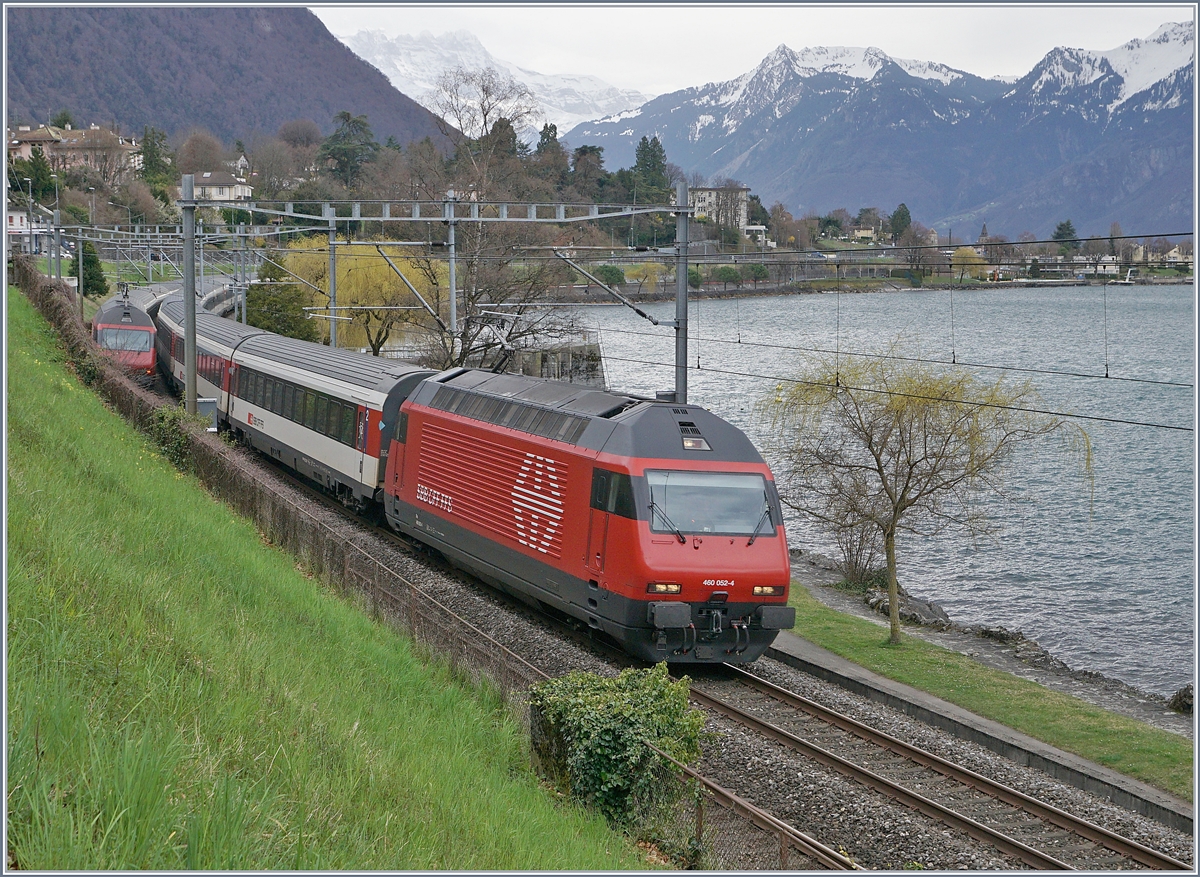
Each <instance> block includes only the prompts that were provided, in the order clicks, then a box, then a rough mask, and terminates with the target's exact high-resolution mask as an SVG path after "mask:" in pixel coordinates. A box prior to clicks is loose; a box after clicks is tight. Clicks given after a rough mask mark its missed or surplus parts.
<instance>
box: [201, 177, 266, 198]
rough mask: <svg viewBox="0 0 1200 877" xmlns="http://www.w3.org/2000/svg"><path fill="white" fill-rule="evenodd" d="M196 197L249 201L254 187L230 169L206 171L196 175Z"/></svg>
mask: <svg viewBox="0 0 1200 877" xmlns="http://www.w3.org/2000/svg"><path fill="white" fill-rule="evenodd" d="M194 179H195V191H196V198H197V199H199V200H202V201H249V200H250V198H251V196H252V195H253V194H254V187H253V186H250V185H247V183H246V181H245V180H243V179H239V178H238V177H235V176H234V175H233V174H231V173H229V171H204V172H203V173H198V174H196V175H195V177H194Z"/></svg>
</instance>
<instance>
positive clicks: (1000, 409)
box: [764, 342, 1091, 643]
mask: <svg viewBox="0 0 1200 877" xmlns="http://www.w3.org/2000/svg"><path fill="white" fill-rule="evenodd" d="M903 352H904V351H903V349H902V348H901V346H900V344H899V343H898V342H897V343H894V344H893V345H892V347H891V348H890V349H889V350H887V351H885V354H884V355H881V356H869V357H868V356H863V357H856V358H854V359H852V360H850V361H847V360H846V358H845V357H841V358H840V360H839V359H838V358H836V357H822V358H816V359H814V360H811V361H810V362H809V363H808V364H807V366H806V367H804V368H802V370H801V372H800V374H799V375H798V377H797V379H796V381H795V382H794V383H793V384H792V385H791V386H790V388H787V389H785V388H784V387H783V386H782V385H781V386H780V387H779V388H777V390H776V394H775V396H774V398H773V399H772V400H770V401H768V402H766V403H765V404H764V409H765V412H766V413H767V415H768V417H769V419H770V423H771V426H772V432H773V433H774V434H775V435H776V436H778V443H779V446H778V448H777V449H776V450H777V453H778V454H779V456H780V458H781V459H782V460H783V466H782V467H781V468H780V470H779V471H778V474H779V477H780V489H781V490H780V492H781V497H782V498H783V500H784V502H786V503H787V504H788V505H789V506H791V507H792V508H795V509H797V510H799V511H801V512H803V513H804V514H806V515H808V516H809V517H811V518H812V519H814V520H816V521H818V522H820V523H821V524H823V525H825V526H827V527H828V528H830V529H832V530H833V532H834V533H835V534H840V536H839V538H857V539H860V540H861V539H862V538H863V533H862V532H861V531H862V530H863V528H867V529H868V530H872V531H873V532H874V534H875V538H876V539H877V540H878V542H876V543H874V544H875V545H878V544H879V543H880V542H881V543H882V547H883V551H884V555H885V557H886V559H887V582H888V606H889V617H890V621H891V642H892V643H898V642H899V641H900V615H899V584H898V581H897V576H896V566H897V563H896V557H897V549H896V541H897V536H898V535H899V534H901V533H913V534H920V535H932V534H934V533H938V532H941V531H943V530H945V529H947V528H951V527H954V528H961V529H963V530H965V531H967V532H968V533H971V534H972V535H979V534H984V533H987V532H990V531H991V529H992V528H991V527H990V526H989V522H988V520H987V517H986V515H985V513H984V509H983V507H982V505H981V503H980V499H981V498H982V497H983V496H984V495H987V494H995V495H999V496H1001V497H1004V496H1005V495H1006V493H1005V488H1004V475H1005V474H1006V472H1007V470H1008V468H1009V466H1010V464H1011V463H1012V458H1013V452H1014V451H1015V450H1016V448H1017V447H1018V446H1019V445H1022V444H1025V443H1027V442H1032V441H1035V440H1038V439H1041V438H1044V437H1047V436H1050V435H1055V434H1058V435H1060V436H1062V437H1064V438H1065V439H1067V442H1066V447H1067V449H1069V450H1071V451H1073V452H1077V453H1080V454H1081V455H1082V459H1083V468H1084V471H1085V473H1086V474H1087V475H1088V476H1089V477H1090V475H1091V450H1090V444H1089V441H1088V436H1087V433H1086V432H1084V431H1083V430H1082V429H1081V428H1080V427H1078V426H1077V425H1075V424H1074V423H1072V422H1070V421H1068V420H1065V419H1063V418H1062V417H1058V416H1054V415H1050V414H1043V413H1040V412H1039V409H1041V408H1042V405H1041V403H1040V399H1039V397H1038V394H1037V391H1036V390H1035V388H1034V387H1033V385H1032V384H1031V383H1029V382H1028V381H1025V382H1021V383H1010V382H1009V381H1008V380H1007V379H1006V378H1004V377H1003V376H1002V377H1000V378H999V379H997V380H996V381H995V382H994V383H989V382H986V381H982V380H980V379H978V378H976V377H975V376H973V375H972V374H971V373H969V372H968V371H966V370H964V369H953V370H940V369H939V368H937V367H935V366H934V365H932V364H930V363H927V362H922V361H921V360H920V359H919V358H915V357H908V356H901V354H902V353H903Z"/></svg>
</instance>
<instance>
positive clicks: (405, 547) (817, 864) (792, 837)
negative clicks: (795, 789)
mask: <svg viewBox="0 0 1200 877" xmlns="http://www.w3.org/2000/svg"><path fill="white" fill-rule="evenodd" d="M270 469H271V470H272V471H273V472H275V473H276V474H278V476H279V477H280V478H281V479H282V480H284V481H285V482H287V483H288V484H289V485H291V486H292V487H294V488H296V489H297V490H299V491H300V492H302V493H303V494H304V495H305V496H306V497H308V498H309V499H311V500H313V501H315V502H317V503H319V504H320V505H322V506H324V507H325V508H327V509H330V510H333V511H335V512H337V513H338V514H339V515H342V516H343V517H345V518H346V519H348V520H351V521H353V522H355V523H356V524H358V525H360V526H362V527H363V528H364V529H366V530H367V531H369V532H370V533H371V535H373V536H376V537H377V538H380V539H382V540H385V541H386V542H388V543H389V544H391V545H393V546H395V547H397V548H398V549H400V550H401V551H403V552H404V553H406V554H408V555H410V556H414V557H420V558H421V560H422V562H426V563H428V564H429V565H430V566H432V567H434V568H436V569H437V570H438V571H439V572H442V573H449V574H453V575H456V576H460V577H462V576H465V577H467V578H473V577H470V576H469V575H467V574H464V573H462V572H461V571H459V570H457V569H455V568H453V567H452V566H451V565H450V564H448V563H446V562H445V561H443V560H442V559H440V558H439V557H437V556H436V554H435V553H431V552H429V551H428V550H427V549H425V548H424V546H423V545H421V543H418V542H414V541H413V540H410V539H408V538H406V537H404V536H402V535H400V534H398V533H396V532H394V531H393V530H391V529H389V528H388V527H386V526H383V525H382V524H379V523H377V522H373V521H369V520H367V519H365V518H363V517H362V516H360V515H357V514H355V513H354V512H352V511H351V510H349V509H347V508H346V507H345V506H343V505H342V504H341V503H339V502H338V501H337V500H335V499H333V498H332V497H330V496H328V495H327V494H325V493H324V492H322V491H320V490H318V489H316V488H314V487H313V486H312V485H311V484H309V483H307V482H306V481H305V480H303V479H301V478H298V477H296V476H295V475H293V474H292V473H291V472H289V471H288V470H287V469H285V468H282V467H280V466H278V465H276V464H274V463H272V464H271V466H270ZM489 591H491V592H492V593H496V592H494V591H492V589H489ZM499 596H500V597H501V599H503V600H504V601H505V602H506V603H508V604H509V605H510V606H512V607H514V608H515V609H517V610H519V611H521V612H523V613H525V614H534V615H536V616H537V618H538V620H539V621H540V622H543V623H544V622H545V621H547V620H549V621H550V622H551V623H552V624H553V626H555V627H556V628H558V629H559V630H560V631H561V632H563V633H565V634H566V636H567V639H569V640H571V641H574V642H579V643H584V642H586V643H587V645H588V646H589V647H590V648H592V649H595V650H598V651H602V652H605V653H607V655H608V656H609V657H611V658H612V659H613V660H614V661H616V662H617V663H618V664H619V665H621V666H630V665H634V664H639V662H636V661H634V660H633V659H631V658H630V657H629V656H628V655H626V654H625V653H624V652H621V651H620V650H619V649H617V648H616V647H615V646H613V645H611V644H608V643H605V642H596V641H595V640H594V639H593V638H592V637H591V636H590V634H591V633H592V632H591V631H590V630H586V629H585V630H582V631H581V630H579V629H578V628H577V627H575V626H573V625H571V624H570V623H568V622H566V621H564V620H563V619H559V618H556V617H554V616H549V615H545V614H542V613H540V612H537V611H536V610H534V609H533V608H532V607H530V606H529V605H528V604H526V603H525V602H524V601H520V600H517V599H516V598H513V597H509V596H508V595H504V594H499ZM376 597H377V598H380V597H381V598H382V599H383V601H384V602H392V601H394V602H396V603H397V604H399V603H401V602H402V601H401V600H399V599H398V598H393V597H392V595H389V593H388V592H387V590H386V589H384V590H383V591H382V592H380V593H377V594H376ZM463 623H465V624H469V622H466V621H464V622H463ZM475 632H476V634H477V635H478V637H480V638H482V639H484V640H490V638H489V637H488V636H487V634H486V633H484V632H483V631H481V630H479V629H478V628H475ZM493 645H494V646H495V647H496V648H498V649H502V650H504V651H509V649H508V648H507V647H505V646H504V645H502V644H501V643H499V642H493ZM517 657H518V659H520V656H517ZM521 660H523V659H521ZM528 666H530V667H531V668H532V669H533V670H534V671H535V672H537V673H539V674H540V675H541V677H542V678H547V679H548V678H550V675H549V674H548V673H546V672H545V671H544V670H541V669H540V668H537V667H536V666H534V665H528ZM656 751H657V750H656ZM659 754H660V755H662V757H664V758H667V759H669V760H672V761H674V759H672V758H671V757H670V756H669V755H667V754H666V753H662V752H660V753H659ZM676 764H677V766H678V767H679V768H680V770H681V772H682V773H683V774H684V775H685V776H686V777H688V778H690V779H691V780H692V781H694V782H695V783H696V784H697V786H698V794H699V795H701V796H703V797H704V799H705V800H707V801H709V802H712V803H715V804H716V805H717V806H716V807H713V806H711V804H710V807H709V809H708V816H707V818H708V820H709V821H710V823H715V824H716V825H720V824H725V825H728V824H729V823H730V822H731V821H734V820H740V821H741V823H742V824H741V825H740V826H737V827H736V828H737V829H740V833H741V834H742V835H745V834H746V828H747V826H753V827H754V828H756V829H757V830H758V837H757V838H756V840H757V841H758V843H757V844H754V845H755V846H758V847H759V848H760V849H758V850H752V851H748V854H749V855H751V856H756V857H757V858H755V860H754V863H755V864H754V867H756V868H761V867H763V861H764V851H763V850H762V849H761V848H762V847H763V846H764V843H763V841H764V839H765V841H766V844H765V845H766V847H767V851H766V861H767V862H770V863H771V864H770V866H768V867H772V866H775V865H776V862H777V863H778V864H777V867H779V868H781V869H800V870H818V869H827V870H848V871H852V870H862V868H861V866H859V865H857V864H856V863H855V862H853V861H852V860H851V859H850V857H848V856H847V855H845V853H843V852H841V851H839V850H835V849H832V848H830V847H828V846H826V845H824V844H822V843H821V842H820V841H818V840H816V839H814V838H812V837H809V836H808V835H807V834H805V833H803V832H801V831H799V830H798V829H796V828H795V827H793V826H791V825H789V824H788V823H787V822H786V821H784V820H783V819H780V818H779V817H778V816H776V815H774V814H772V813H769V812H767V811H766V810H764V809H762V808H760V807H757V806H755V805H754V804H753V803H752V802H750V801H748V800H746V799H745V798H742V797H739V796H738V795H736V794H733V793H732V792H730V791H729V790H727V789H724V788H723V787H721V786H720V785H719V784H717V783H716V782H714V781H713V780H711V779H709V778H707V777H705V776H703V775H702V774H700V773H699V772H697V771H696V770H694V769H692V768H690V767H688V766H687V765H684V764H680V763H679V762H676ZM713 811H716V812H713ZM704 814H705V809H704V808H703V807H701V808H700V809H699V810H698V811H697V817H696V830H697V832H698V833H699V832H702V830H703V824H704V820H705V815H704ZM710 827H715V826H710ZM718 833H720V831H718ZM776 857H777V858H776ZM729 867H734V868H736V869H739V870H741V869H745V867H746V865H745V864H744V863H743V862H736V863H734V864H731V863H730V862H729V861H728V859H727V860H726V861H725V862H724V863H723V864H722V868H723V869H724V868H729Z"/></svg>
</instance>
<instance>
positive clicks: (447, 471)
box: [384, 369, 795, 662]
mask: <svg viewBox="0 0 1200 877" xmlns="http://www.w3.org/2000/svg"><path fill="white" fill-rule="evenodd" d="M384 492H385V497H384V510H385V512H386V515H387V519H388V522H389V523H390V524H391V525H392V526H393V527H395V528H396V529H398V530H400V531H401V532H404V533H407V534H409V535H411V536H413V537H415V538H417V539H420V540H421V541H423V542H426V543H428V544H430V545H431V546H433V547H435V548H436V549H437V550H438V551H440V552H442V553H443V554H445V555H446V556H447V557H449V558H451V559H452V560H453V561H454V562H456V563H458V564H460V565H462V566H464V567H466V568H468V569H470V570H471V571H472V572H474V573H475V574H477V575H478V576H480V577H481V578H483V579H484V580H485V581H488V582H490V583H492V584H494V585H496V586H498V587H500V588H502V589H504V590H506V591H509V592H512V593H515V594H518V595H520V596H522V597H523V598H525V599H529V600H532V601H536V602H537V603H540V604H543V605H545V606H548V607H550V608H552V609H556V610H558V611H559V612H562V613H565V614H567V615H570V616H573V617H575V618H578V619H580V620H581V621H584V622H586V623H587V624H588V625H589V626H591V627H592V628H594V629H596V630H600V631H603V632H604V633H606V634H608V635H609V636H611V637H612V638H613V639H615V640H617V641H618V642H619V643H621V645H622V646H623V647H624V648H625V649H626V650H627V651H629V652H630V653H631V654H633V655H636V656H637V657H640V658H644V659H646V660H651V661H661V660H667V661H672V662H717V661H731V662H744V661H752V660H754V659H755V658H757V657H758V656H759V655H761V654H762V653H763V651H764V650H765V649H766V648H767V646H769V645H770V644H771V642H772V640H774V638H775V635H776V633H777V632H778V631H779V630H780V629H783V628H790V627H793V626H794V624H795V610H794V609H792V608H791V607H789V606H788V605H787V599H788V585H789V581H790V567H789V561H788V551H787V540H786V537H785V535H784V529H783V515H782V510H781V508H780V505H779V497H778V494H777V493H776V490H775V484H774V481H773V479H772V477H771V472H770V470H769V469H768V468H767V465H766V463H765V462H764V461H763V459H762V457H761V456H760V455H759V453H758V452H757V451H756V450H755V449H754V446H753V445H752V444H751V443H750V441H749V439H747V438H746V436H745V435H744V434H743V433H742V432H741V431H740V430H738V429H737V428H735V427H733V426H731V425H730V424H728V423H726V422H725V421H723V420H721V419H720V418H718V417H716V416H714V415H713V414H711V413H709V412H707V411H705V410H704V409H703V408H701V407H699V406H696V405H675V404H672V403H665V402H653V401H650V400H646V399H639V398H635V397H632V396H622V395H616V394H612V393H605V392H601V391H598V390H594V389H589V388H586V387H581V386H579V385H576V384H566V383H559V382H554V381H546V380H541V379H537V378H528V377H523V376H519V375H496V374H492V373H490V372H483V371H474V370H466V369H457V370H452V371H449V372H445V373H443V374H441V375H438V376H436V377H432V378H429V379H427V380H425V381H423V382H422V383H421V384H419V385H418V386H417V388H416V389H415V390H414V391H413V393H412V394H411V395H410V396H409V398H408V400H407V401H406V402H405V403H404V405H403V406H402V408H401V411H400V418H399V420H398V422H397V423H396V426H395V429H394V431H393V433H392V448H391V451H390V453H389V454H388V464H387V471H386V475H385V479H384Z"/></svg>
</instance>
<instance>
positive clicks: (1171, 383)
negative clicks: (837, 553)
mask: <svg viewBox="0 0 1200 877" xmlns="http://www.w3.org/2000/svg"><path fill="white" fill-rule="evenodd" d="M604 331H605V332H613V333H616V334H621V335H645V336H649V337H653V338H666V337H667V336H665V335H661V334H656V333H654V332H639V331H638V330H636V329H610V328H605V329H604ZM694 340H696V341H710V342H713V343H715V344H732V345H734V346H735V347H766V348H770V349H772V350H790V351H795V352H797V353H836V355H838V356H861V357H864V358H868V359H887V360H896V361H898V362H930V363H934V364H937V365H958V366H966V367H970V368H979V369H993V370H997V371H1011V372H1023V373H1028V374H1041V375H1055V376H1058V377H1067V378H1095V379H1099V380H1109V381H1127V382H1130V383H1141V384H1157V385H1159V386H1166V387H1181V388H1187V389H1191V388H1192V387H1193V385H1192V384H1184V383H1180V382H1178V381H1158V380H1154V379H1153V378H1129V377H1115V376H1110V375H1100V374H1089V373H1087V372H1068V371H1057V370H1054V369H1043V368H1028V367H1023V366H1009V365H991V364H989V363H980V362H963V361H961V360H956V361H947V360H944V359H936V358H931V357H924V356H898V355H895V354H889V353H856V352H853V351H845V350H838V351H833V350H829V349H827V348H823V347H798V346H794V345H790V344H771V343H769V342H766V341H742V340H740V339H739V340H734V339H730V338H706V337H702V336H695V338H694Z"/></svg>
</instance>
